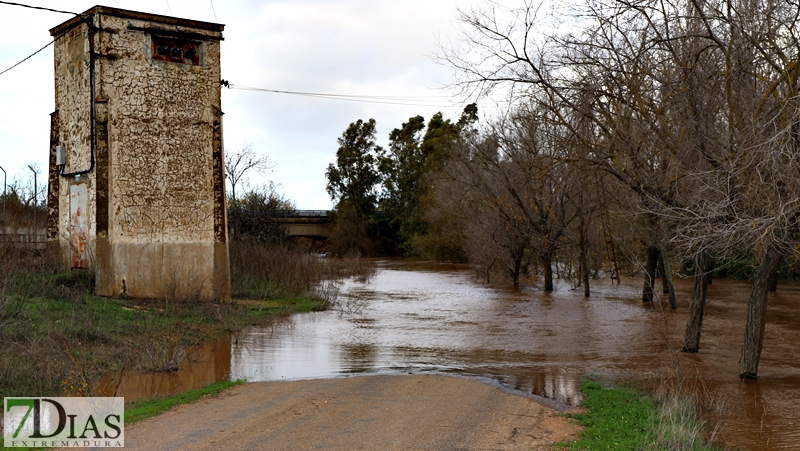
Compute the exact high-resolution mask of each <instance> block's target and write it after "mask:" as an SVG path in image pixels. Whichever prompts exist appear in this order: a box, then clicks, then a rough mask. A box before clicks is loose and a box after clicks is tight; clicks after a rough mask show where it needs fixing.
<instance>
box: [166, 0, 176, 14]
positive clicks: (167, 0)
mask: <svg viewBox="0 0 800 451" xmlns="http://www.w3.org/2000/svg"><path fill="white" fill-rule="evenodd" d="M164 1H165V2H167V9H168V10H169V15H170V16H174V14H172V8H170V7H169V0H164Z"/></svg>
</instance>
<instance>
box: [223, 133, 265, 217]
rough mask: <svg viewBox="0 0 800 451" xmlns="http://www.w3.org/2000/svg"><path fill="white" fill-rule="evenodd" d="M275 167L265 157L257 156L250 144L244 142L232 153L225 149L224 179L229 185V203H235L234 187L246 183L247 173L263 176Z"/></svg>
mask: <svg viewBox="0 0 800 451" xmlns="http://www.w3.org/2000/svg"><path fill="white" fill-rule="evenodd" d="M275 166H276V164H275V163H273V162H272V161H270V159H269V157H267V156H266V155H261V156H259V155H258V154H257V153H256V151H255V150H253V145H252V144H251V143H248V142H245V143H244V144H243V145H242V147H240V148H238V149H235V150H234V151H231V150H230V149H225V178H226V179H228V183H230V185H231V196H230V198H231V203H232V204H235V203H236V201H237V199H236V186H237V185H238V184H239V182H245V183H246V182H247V174H248V173H249V172H251V171H255V172H256V173H258V174H262V175H265V174H269V173H270V172H272V169H274V168H275Z"/></svg>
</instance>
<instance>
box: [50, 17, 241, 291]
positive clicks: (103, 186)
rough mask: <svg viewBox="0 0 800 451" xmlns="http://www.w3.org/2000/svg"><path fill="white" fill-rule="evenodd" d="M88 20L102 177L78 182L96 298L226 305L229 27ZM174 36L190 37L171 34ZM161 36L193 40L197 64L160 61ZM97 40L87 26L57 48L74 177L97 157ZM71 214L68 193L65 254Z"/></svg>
mask: <svg viewBox="0 0 800 451" xmlns="http://www.w3.org/2000/svg"><path fill="white" fill-rule="evenodd" d="M92 12H94V13H92ZM87 13H92V14H91V15H92V20H93V21H94V25H95V26H96V27H97V31H96V32H95V33H94V36H93V43H94V44H93V45H94V49H95V54H96V55H97V56H96V57H95V60H94V68H95V96H94V108H95V118H96V120H95V136H96V141H95V142H96V145H95V149H94V170H93V171H92V172H90V173H89V174H86V175H82V176H81V177H80V179H79V180H80V182H88V186H89V199H88V206H89V207H88V210H89V211H88V214H89V241H90V246H89V249H90V250H89V253H90V261H91V266H93V267H94V268H95V269H96V271H97V293H98V294H101V295H109V296H119V295H128V296H133V297H165V296H175V295H179V296H197V297H200V298H217V299H226V298H228V297H229V296H230V282H229V270H228V251H227V234H226V233H225V232H224V231H226V230H227V227H224V226H223V227H222V228H221V230H223V233H222V234H220V233H219V232H218V230H220V229H219V227H218V225H219V223H220V221H222V223H223V224H224V222H225V206H224V183H223V182H224V180H217V179H221V178H222V177H223V173H222V172H221V171H218V170H217V171H215V168H216V167H217V166H220V167H221V164H222V163H221V161H222V160H221V159H222V158H223V155H222V150H221V149H222V142H221V109H220V89H219V80H220V67H219V52H220V43H219V36H220V35H219V31H221V26H216V27H217V31H214V30H213V28H214V27H201V28H192V27H190V26H187V24H186V23H184V22H188V21H181V20H180V19H175V18H165V17H163V16H149V15H142V14H137V13H131V14H128V12H124V11H121V10H117V9H113V8H105V7H101V8H93V9H92V10H90V11H88V12H87ZM201 24H202V23H201ZM189 25H192V23H189ZM208 25H214V24H208ZM205 28H211V29H205ZM176 29H177V30H179V33H182V34H181V35H179V37H177V38H173V37H169V34H170V33H173V34H174V33H175V32H176ZM54 30H55V31H56V33H57V32H59V31H60V30H59V27H56V28H55V29H54ZM52 31H53V30H51V32H52ZM162 32H163V35H162V34H161V33H162ZM154 36H155V39H159V40H161V41H163V40H164V39H174V40H178V41H180V42H191V43H193V44H196V45H195V46H194V47H193V49H195V50H196V56H195V58H194V61H195V62H196V63H197V64H196V65H194V64H191V63H189V64H187V63H182V62H171V61H163V60H159V59H158V58H154V41H153V39H154ZM164 36H167V37H166V38H165V37H164ZM184 36H189V37H190V39H184ZM205 36H208V37H210V39H208V40H206V39H205V38H204V37H205ZM90 38H92V34H91V32H90V30H89V27H88V26H87V25H86V24H80V25H78V26H77V27H75V28H73V29H72V30H71V31H69V32H67V33H66V34H65V35H64V36H63V37H61V38H60V39H58V40H57V41H56V47H55V64H56V109H57V111H58V115H57V121H58V124H57V125H58V127H57V128H58V130H60V143H61V144H62V145H65V146H66V147H67V149H68V154H67V165H66V167H65V168H64V171H65V172H72V171H77V170H82V169H85V168H88V167H89V166H90V163H91V161H92V159H91V157H92V155H91V148H90V145H89V144H90V139H89V138H90V136H91V121H90V120H89V116H88V115H89V113H88V111H89V105H90V93H89V88H88V86H89V83H88V79H89V65H90V59H89V42H90ZM161 41H158V42H161ZM216 160H220V161H216ZM73 183H76V180H75V177H66V178H65V177H62V178H61V183H60V186H59V191H60V192H61V193H65V192H69V185H71V184H73ZM219 187H222V190H223V192H222V196H221V199H222V201H221V202H222V204H221V205H219V204H220V201H219V197H220V196H219V193H218V192H217V191H219V189H220V188H219ZM69 211H70V209H69V199H68V196H65V195H60V196H59V204H58V217H59V221H58V224H59V241H60V243H61V245H62V249H68V247H69V230H70V215H69ZM63 253H64V254H65V255H66V254H68V251H67V250H64V251H63ZM65 261H66V258H65Z"/></svg>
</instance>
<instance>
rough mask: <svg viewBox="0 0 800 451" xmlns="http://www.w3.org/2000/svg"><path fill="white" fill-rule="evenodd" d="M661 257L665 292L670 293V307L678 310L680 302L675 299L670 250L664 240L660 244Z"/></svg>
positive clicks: (660, 265)
mask: <svg viewBox="0 0 800 451" xmlns="http://www.w3.org/2000/svg"><path fill="white" fill-rule="evenodd" d="M659 252H660V256H659V257H660V258H659V259H658V261H659V267H660V268H661V284H662V285H663V287H662V288H663V290H662V291H663V292H664V293H667V294H669V308H671V309H672V310H676V309H677V308H678V302H677V300H676V299H675V285H674V284H673V282H672V266H671V265H670V264H669V252H668V251H667V243H664V242H662V243H661V245H660V249H659Z"/></svg>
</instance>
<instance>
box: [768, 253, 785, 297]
mask: <svg viewBox="0 0 800 451" xmlns="http://www.w3.org/2000/svg"><path fill="white" fill-rule="evenodd" d="M781 261H783V258H781ZM780 269H781V264H780V262H778V266H777V267H776V268H775V272H773V273H772V274H771V275H770V276H769V291H770V292H771V293H774V292H776V291H778V271H779V270H780Z"/></svg>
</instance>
